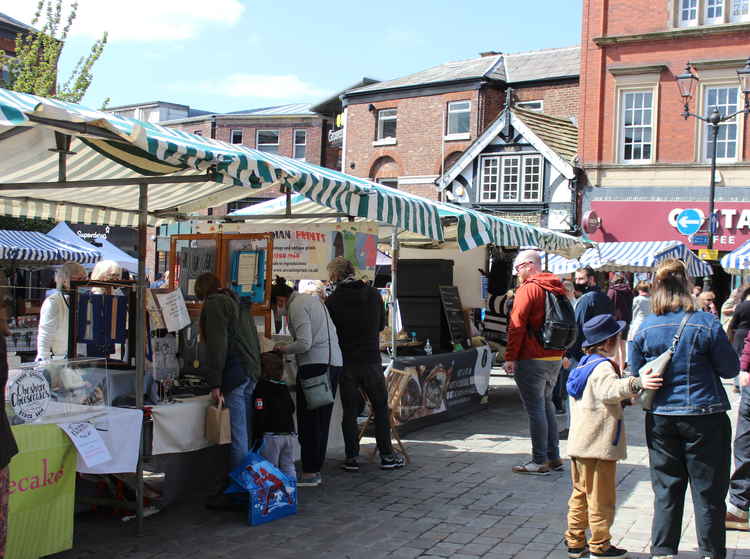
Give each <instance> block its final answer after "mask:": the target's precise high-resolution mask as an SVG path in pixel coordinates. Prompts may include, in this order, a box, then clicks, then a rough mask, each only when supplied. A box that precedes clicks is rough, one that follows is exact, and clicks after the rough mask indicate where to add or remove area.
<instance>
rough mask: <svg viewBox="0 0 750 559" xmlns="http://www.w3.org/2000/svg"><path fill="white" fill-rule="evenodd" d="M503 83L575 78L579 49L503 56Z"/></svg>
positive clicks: (579, 55)
mask: <svg viewBox="0 0 750 559" xmlns="http://www.w3.org/2000/svg"><path fill="white" fill-rule="evenodd" d="M503 64H504V66H505V76H506V78H505V81H506V82H508V83H510V84H512V83H520V82H531V81H539V80H551V79H560V78H568V77H577V76H578V75H579V73H580V71H581V70H580V65H581V47H579V46H575V47H564V48H556V49H544V50H533V51H529V52H517V53H514V54H505V55H503Z"/></svg>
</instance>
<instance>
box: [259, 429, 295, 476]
mask: <svg viewBox="0 0 750 559" xmlns="http://www.w3.org/2000/svg"><path fill="white" fill-rule="evenodd" d="M260 455H261V456H262V457H263V458H265V459H266V460H268V461H269V462H270V463H271V464H273V465H274V466H276V467H277V468H278V469H279V470H281V471H282V472H283V474H284V475H285V476H286V477H288V478H289V479H290V480H291V481H295V480H296V479H297V471H296V470H295V469H294V435H291V434H290V435H272V434H270V433H266V434H265V435H263V446H261V448H260Z"/></svg>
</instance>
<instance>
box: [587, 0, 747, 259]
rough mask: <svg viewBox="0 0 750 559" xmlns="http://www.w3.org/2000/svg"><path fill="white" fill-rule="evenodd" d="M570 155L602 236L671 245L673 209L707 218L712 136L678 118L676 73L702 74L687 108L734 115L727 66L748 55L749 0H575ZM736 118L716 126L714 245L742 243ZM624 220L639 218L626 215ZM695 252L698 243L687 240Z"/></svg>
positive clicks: (740, 141)
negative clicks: (575, 105)
mask: <svg viewBox="0 0 750 559" xmlns="http://www.w3.org/2000/svg"><path fill="white" fill-rule="evenodd" d="M582 35H583V37H582V45H581V48H582V51H581V110H580V128H581V135H580V145H581V149H580V155H581V159H582V164H583V166H584V168H585V170H586V173H587V177H588V181H589V183H590V185H591V187H590V188H589V189H588V192H587V195H586V196H585V199H584V201H583V208H582V210H583V211H587V210H593V211H594V212H595V213H596V214H598V217H600V218H601V227H600V229H599V230H598V231H596V232H595V233H593V234H592V238H594V239H595V240H603V241H658V240H672V239H674V240H680V241H683V242H686V243H689V239H688V237H686V236H683V235H681V234H680V233H679V232H678V231H677V229H676V225H677V224H676V221H675V217H676V215H677V214H678V213H679V212H680V210H681V209H686V208H696V209H698V210H700V211H702V212H704V215H705V214H707V213H708V200H709V189H708V185H709V180H710V176H709V175H710V171H709V169H710V165H709V161H710V160H709V153H710V147H711V142H710V137H709V136H708V134H707V131H708V129H707V126H706V125H705V124H703V123H702V122H700V121H699V120H698V119H695V118H692V117H691V118H689V119H687V120H685V119H684V118H683V117H682V116H681V113H682V111H683V103H682V99H681V97H680V95H679V91H678V88H677V84H676V82H675V77H676V76H677V75H679V74H682V73H684V72H685V65H686V63H687V62H688V61H689V62H690V63H691V67H692V71H693V72H694V73H695V74H696V75H698V76H699V77H700V82H699V84H698V86H697V87H696V90H695V94H694V97H693V100H692V103H691V106H690V110H691V112H694V113H698V114H701V115H707V114H709V112H710V111H711V110H712V109H713V107H717V108H718V109H719V110H720V112H722V113H724V114H728V113H730V112H734V111H736V110H737V109H740V108H742V106H743V104H744V101H745V100H744V99H743V98H742V93H741V91H740V88H739V82H738V79H737V73H736V72H737V70H738V69H740V68H742V67H743V66H744V64H745V59H746V57H747V56H748V55H750V7H749V5H748V2H747V0H627V1H626V0H616V1H611V2H605V3H602V2H600V1H597V0H584V10H583V33H582ZM747 130H748V126H747V123H746V122H745V118H743V116H742V115H740V116H737V117H736V118H735V119H734V120H733V121H730V122H728V123H726V124H723V125H722V126H721V129H720V134H719V141H718V142H717V152H718V156H719V158H718V170H719V175H718V180H719V183H718V187H717V190H716V200H717V203H716V207H717V209H718V211H719V217H720V219H719V231H718V232H717V234H716V236H715V237H714V241H715V244H714V246H715V248H718V249H720V250H722V251H723V250H732V249H733V248H735V247H737V246H739V245H740V244H741V243H742V242H743V241H745V240H747V239H750V189H749V188H748V187H750V142H749V141H747V140H746V139H745V138H746V137H747ZM634 216H638V218H637V219H636V220H634ZM692 247H693V248H699V247H698V245H692Z"/></svg>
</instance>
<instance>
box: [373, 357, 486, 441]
mask: <svg viewBox="0 0 750 559" xmlns="http://www.w3.org/2000/svg"><path fill="white" fill-rule="evenodd" d="M491 369H492V352H491V350H490V348H489V346H481V347H477V348H472V349H469V350H467V351H457V352H453V353H440V354H437V355H424V356H415V357H397V358H396V359H395V360H394V362H393V367H392V369H391V370H390V372H389V373H388V377H387V384H388V400H389V402H390V403H391V409H392V411H393V416H394V418H395V420H396V422H397V423H398V426H399V431H400V432H402V433H403V432H407V431H413V430H415V429H419V428H421V427H425V426H427V425H432V424H435V423H439V422H442V421H447V420H449V419H453V418H454V417H459V416H461V415H465V414H467V413H471V412H472V411H475V410H477V409H481V408H483V407H486V405H487V390H488V389H489V382H490V371H491Z"/></svg>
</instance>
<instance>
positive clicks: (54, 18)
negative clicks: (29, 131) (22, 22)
mask: <svg viewBox="0 0 750 559" xmlns="http://www.w3.org/2000/svg"><path fill="white" fill-rule="evenodd" d="M63 2H64V0H39V3H38V4H37V8H36V13H35V14H34V19H33V20H32V21H31V26H32V27H34V28H35V30H34V31H29V32H27V33H19V34H18V35H17V36H16V56H8V54H7V53H5V52H2V51H0V67H3V66H5V67H6V69H7V74H6V79H4V80H3V87H5V88H7V89H11V90H13V91H20V92H22V93H31V94H34V95H40V96H42V97H53V98H55V99H60V100H61V101H71V102H73V103H77V102H79V101H80V100H81V98H82V97H83V96H84V94H85V93H86V90H87V89H88V88H89V86H90V85H91V80H92V79H93V72H92V69H93V66H94V64H95V63H96V61H97V60H98V59H99V57H100V56H101V54H102V52H103V51H104V45H106V44H107V33H106V32H104V33H103V34H102V37H101V39H99V40H97V41H96V42H95V43H94V44H93V45H92V46H91V51H90V52H89V54H88V55H87V56H82V57H81V58H80V59H79V60H78V63H77V64H76V66H75V68H74V69H73V71H72V72H71V74H70V76H69V77H68V79H66V80H65V81H64V82H60V81H59V80H58V68H57V67H58V63H59V61H60V56H61V54H62V50H63V47H64V46H65V40H66V39H67V38H68V33H69V32H70V28H71V26H72V25H73V21H74V20H75V18H76V14H77V12H78V2H76V1H74V2H73V3H72V4H71V5H70V12H69V13H68V15H67V17H66V18H64V17H63ZM42 22H43V23H42ZM40 25H41V28H40V27H39V26H40Z"/></svg>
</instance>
